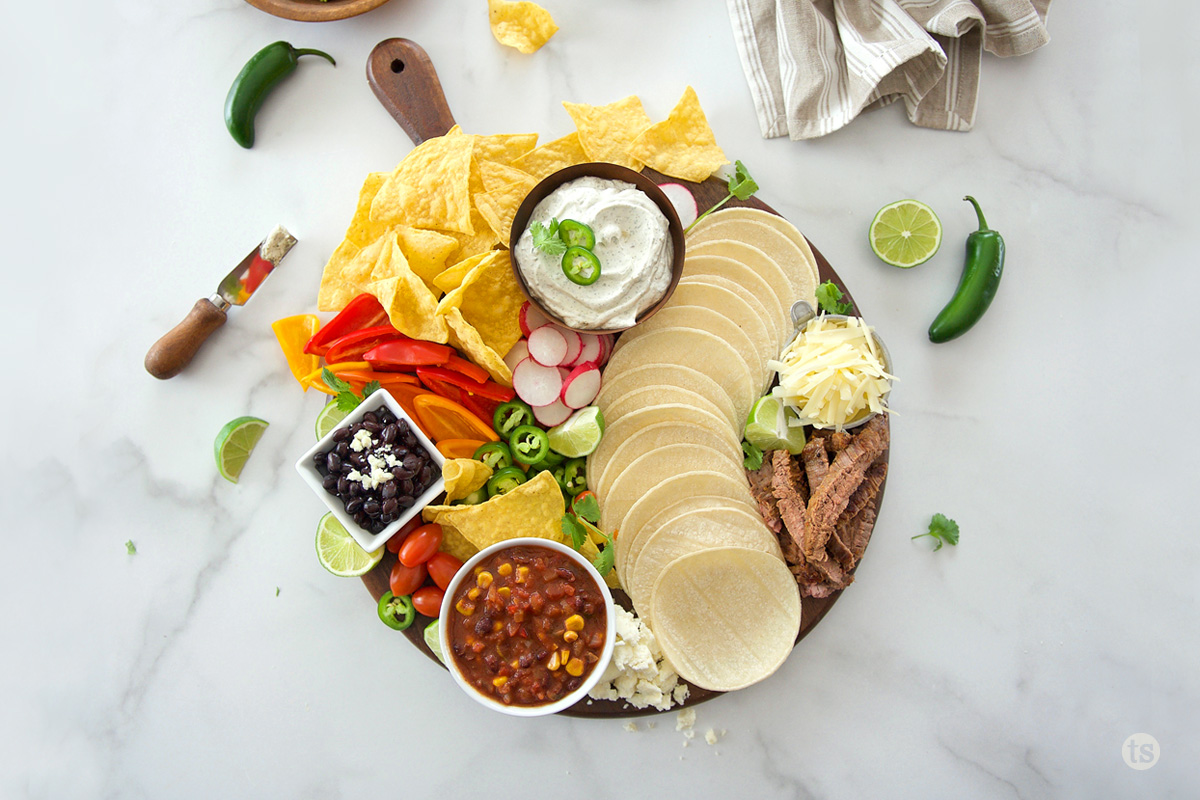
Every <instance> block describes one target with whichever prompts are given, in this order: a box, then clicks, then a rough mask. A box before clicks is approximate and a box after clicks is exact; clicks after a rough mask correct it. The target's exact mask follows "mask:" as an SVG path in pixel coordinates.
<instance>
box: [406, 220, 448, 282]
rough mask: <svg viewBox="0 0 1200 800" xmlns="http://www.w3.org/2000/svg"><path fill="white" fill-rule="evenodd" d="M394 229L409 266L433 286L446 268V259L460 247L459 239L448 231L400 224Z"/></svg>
mask: <svg viewBox="0 0 1200 800" xmlns="http://www.w3.org/2000/svg"><path fill="white" fill-rule="evenodd" d="M394 230H395V232H396V240H397V242H398V243H399V244H400V250H401V251H402V252H403V253H404V257H405V258H406V259H408V266H409V267H411V268H412V271H413V272H415V273H417V275H418V276H420V278H421V280H423V281H425V284H426V285H427V286H430V287H432V286H433V285H434V283H433V279H434V278H436V277H437V276H438V275H439V274H440V273H441V272H442V271H443V270H445V269H446V259H448V258H449V257H450V254H451V253H453V252H454V251H455V250H457V249H458V240H457V239H455V238H454V237H453V236H451V235H450V234H448V233H439V232H437V231H429V230H425V229H423V228H410V227H408V226H407V225H398V226H397V227H396V228H394ZM435 294H437V292H436V291H435Z"/></svg>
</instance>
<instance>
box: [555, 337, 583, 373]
mask: <svg viewBox="0 0 1200 800" xmlns="http://www.w3.org/2000/svg"><path fill="white" fill-rule="evenodd" d="M558 332H559V333H561V334H562V335H563V337H564V338H565V339H566V340H567V354H566V355H565V356H563V360H562V361H560V362H559V363H560V364H562V365H563V366H570V367H574V366H577V365H579V364H582V363H583V360H582V359H581V358H580V354H581V353H582V352H583V339H581V338H579V334H578V333H576V332H575V331H573V330H570V329H569V328H559V329H558Z"/></svg>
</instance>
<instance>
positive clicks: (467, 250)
mask: <svg viewBox="0 0 1200 800" xmlns="http://www.w3.org/2000/svg"><path fill="white" fill-rule="evenodd" d="M480 186H482V184H480ZM471 229H472V230H473V231H474V233H459V232H457V231H441V233H444V234H446V235H447V236H451V237H453V238H454V240H455V241H456V242H458V249H457V250H455V251H454V252H453V253H452V254H451V255H450V258H448V259H447V262H448V263H451V264H453V263H455V262H457V261H462V260H463V259H465V258H470V257H471V256H476V255H479V254H480V253H486V252H487V251H488V250H491V249H492V248H493V247H495V246H496V245H497V244H499V243H500V240H499V239H497V238H496V233H495V232H494V231H493V230H492V226H491V225H488V224H487V220H486V219H484V218H483V215H482V214H480V213H479V210H478V209H476V208H475V205H474V204H472V205H471Z"/></svg>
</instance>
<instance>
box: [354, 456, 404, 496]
mask: <svg viewBox="0 0 1200 800" xmlns="http://www.w3.org/2000/svg"><path fill="white" fill-rule="evenodd" d="M367 463H368V464H370V465H371V471H370V472H368V473H366V474H364V473H362V472H359V471H358V470H356V469H352V470H350V471H349V472H348V473H346V477H347V478H348V479H349V480H352V481H358V482H359V483H361V484H362V485H363V488H364V489H377V488H379V486H380V485H381V484H384V483H387V482H388V481H390V480H391V479H392V478H393V477H394V476H393V475H392V473H390V472H388V471H387V469H385V467H386V466H387V465H386V464H385V463H384V460H383V459H382V458H377V457H376V456H373V455H372V456H367Z"/></svg>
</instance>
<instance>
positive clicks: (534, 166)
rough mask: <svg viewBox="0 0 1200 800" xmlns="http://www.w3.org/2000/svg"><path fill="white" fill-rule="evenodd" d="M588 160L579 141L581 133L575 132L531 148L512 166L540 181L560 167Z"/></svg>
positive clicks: (563, 167) (564, 167)
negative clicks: (534, 148) (533, 148)
mask: <svg viewBox="0 0 1200 800" xmlns="http://www.w3.org/2000/svg"><path fill="white" fill-rule="evenodd" d="M587 160H588V157H587V153H585V152H583V145H581V144H580V143H579V133H578V132H575V133H568V134H567V135H566V136H563V137H562V138H561V139H555V140H554V141H553V142H547V143H546V144H544V145H542V146H541V147H539V148H537V149H536V150H531V151H530V152H528V153H526V154H525V155H523V156H521V157H520V158H518V159H516V160H515V161H513V162H512V166H514V167H516V168H517V169H520V170H524V171H525V172H527V173H529V174H530V175H532V176H533V177H534V178H536V179H537V180H539V181H540V180H541V179H542V178H545V177H546V176H547V175H550V174H552V173H555V172H558V171H559V170H560V169H566V168H567V167H571V166H574V165H575V164H583V163H585V162H587Z"/></svg>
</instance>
